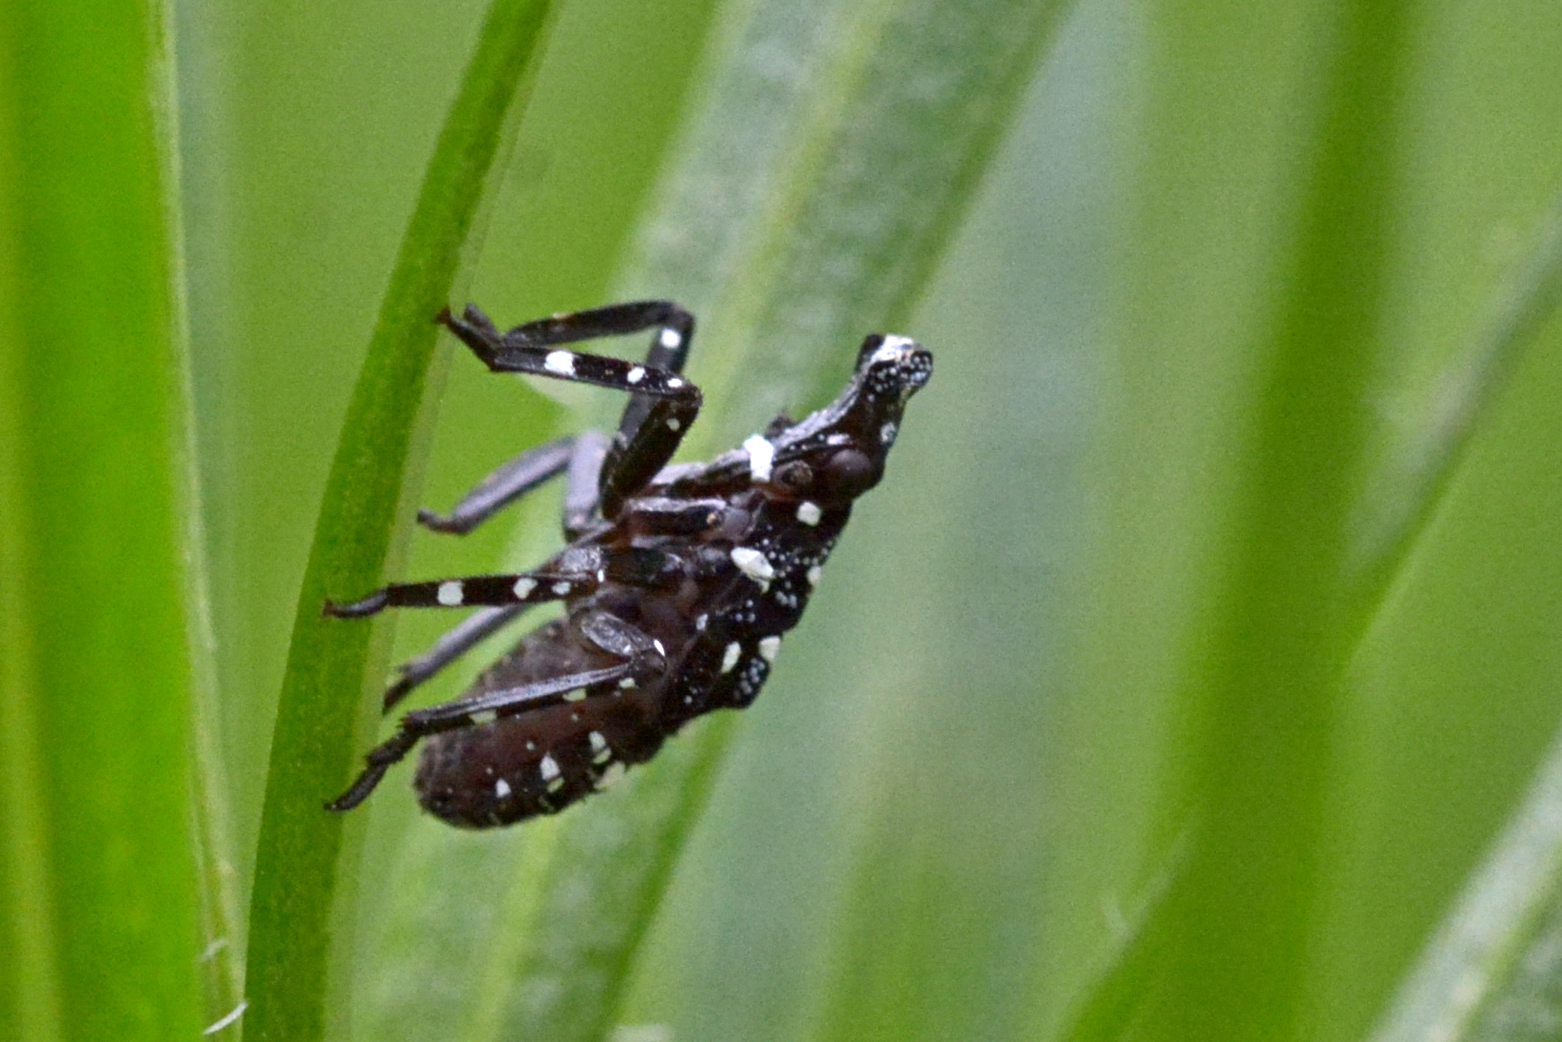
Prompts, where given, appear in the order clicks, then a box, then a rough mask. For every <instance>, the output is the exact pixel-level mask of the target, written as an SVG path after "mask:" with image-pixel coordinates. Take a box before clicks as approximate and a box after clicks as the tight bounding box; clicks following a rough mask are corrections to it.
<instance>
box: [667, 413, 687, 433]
mask: <svg viewBox="0 0 1562 1042" xmlns="http://www.w3.org/2000/svg"><path fill="white" fill-rule="evenodd" d="M667 429H668V430H670V431H677V430H682V429H683V424H682V423H680V422H678V417H676V416H674V417H673V418H672V419H670V420H668V421H667Z"/></svg>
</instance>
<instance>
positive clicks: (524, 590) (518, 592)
mask: <svg viewBox="0 0 1562 1042" xmlns="http://www.w3.org/2000/svg"><path fill="white" fill-rule="evenodd" d="M536 588H537V580H536V579H528V578H526V577H525V576H522V577H521V578H519V579H517V580H515V590H514V592H515V599H516V600H518V601H524V600H525V599H526V598H528V597H530V596H531V593H532V591H533V590H535V589H536Z"/></svg>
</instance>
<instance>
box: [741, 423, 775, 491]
mask: <svg viewBox="0 0 1562 1042" xmlns="http://www.w3.org/2000/svg"><path fill="white" fill-rule="evenodd" d="M743 448H745V449H746V450H748V473H749V476H750V477H751V478H753V479H754V480H755V481H769V480H770V467H771V464H773V463H775V461H776V447H775V446H774V445H772V444H771V443H770V442H768V441H766V440H765V439H764V438H762V437H760V436H759V435H758V434H754V435H750V436H749V439H748V440H747V441H745V442H744V443H743Z"/></svg>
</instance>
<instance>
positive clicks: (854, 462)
mask: <svg viewBox="0 0 1562 1042" xmlns="http://www.w3.org/2000/svg"><path fill="white" fill-rule="evenodd" d="M876 479H877V476H876V475H875V474H874V473H873V461H872V460H870V459H868V457H867V456H866V455H865V454H864V453H861V452H858V451H857V450H856V449H842V450H841V451H840V452H837V453H836V454H835V455H834V456H831V457H830V462H829V463H828V464H826V465H825V468H824V485H825V488H826V489H828V490H829V492H830V493H831V494H832V495H836V496H843V497H848V498H849V497H852V496H858V495H861V494H862V493H863V492H866V491H867V490H868V489H870V488H872V487H873V484H874V481H875V480H876Z"/></svg>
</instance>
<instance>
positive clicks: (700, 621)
mask: <svg viewBox="0 0 1562 1042" xmlns="http://www.w3.org/2000/svg"><path fill="white" fill-rule="evenodd" d="M708 622H710V616H709V615H701V616H700V617H699V618H697V619H695V620H694V628H695V629H696V630H698V631H699V632H701V633H704V632H705V624H706V623H708Z"/></svg>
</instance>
